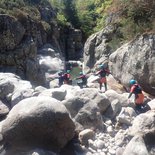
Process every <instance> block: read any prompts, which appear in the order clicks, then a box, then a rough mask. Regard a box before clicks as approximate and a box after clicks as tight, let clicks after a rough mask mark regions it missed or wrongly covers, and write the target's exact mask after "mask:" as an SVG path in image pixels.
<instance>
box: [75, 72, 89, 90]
mask: <svg viewBox="0 0 155 155" xmlns="http://www.w3.org/2000/svg"><path fill="white" fill-rule="evenodd" d="M76 80H81V81H80V82H78V83H77V84H78V85H79V87H80V88H83V87H84V86H85V87H87V78H86V75H84V74H83V72H80V73H79V76H78V77H77V78H76Z"/></svg>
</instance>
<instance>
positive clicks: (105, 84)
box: [104, 82, 107, 91]
mask: <svg viewBox="0 0 155 155" xmlns="http://www.w3.org/2000/svg"><path fill="white" fill-rule="evenodd" d="M104 87H105V91H107V83H106V82H105V83H104Z"/></svg>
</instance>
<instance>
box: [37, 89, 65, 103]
mask: <svg viewBox="0 0 155 155" xmlns="http://www.w3.org/2000/svg"><path fill="white" fill-rule="evenodd" d="M66 93H67V92H66V90H65V89H62V88H55V89H46V90H44V91H42V92H41V93H40V94H39V96H49V97H52V98H55V99H57V100H59V101H62V100H64V99H65V96H66Z"/></svg>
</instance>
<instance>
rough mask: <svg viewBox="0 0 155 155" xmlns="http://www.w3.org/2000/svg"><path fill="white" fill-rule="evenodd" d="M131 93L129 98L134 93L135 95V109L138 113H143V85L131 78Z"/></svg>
mask: <svg viewBox="0 0 155 155" xmlns="http://www.w3.org/2000/svg"><path fill="white" fill-rule="evenodd" d="M130 86H131V88H130V94H129V96H128V99H129V98H130V97H131V96H132V94H134V95H135V100H134V102H135V106H136V107H135V110H136V112H137V113H143V112H145V110H144V104H143V103H144V95H143V93H142V88H141V86H140V85H139V84H138V83H137V82H136V80H133V79H132V80H130Z"/></svg>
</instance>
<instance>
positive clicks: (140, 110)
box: [135, 104, 142, 114]
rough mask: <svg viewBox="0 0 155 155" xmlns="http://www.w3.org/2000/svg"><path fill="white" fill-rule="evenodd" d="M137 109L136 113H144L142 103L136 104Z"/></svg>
mask: <svg viewBox="0 0 155 155" xmlns="http://www.w3.org/2000/svg"><path fill="white" fill-rule="evenodd" d="M135 111H136V113H137V114H140V113H142V108H141V105H139V104H136V106H135Z"/></svg>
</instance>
